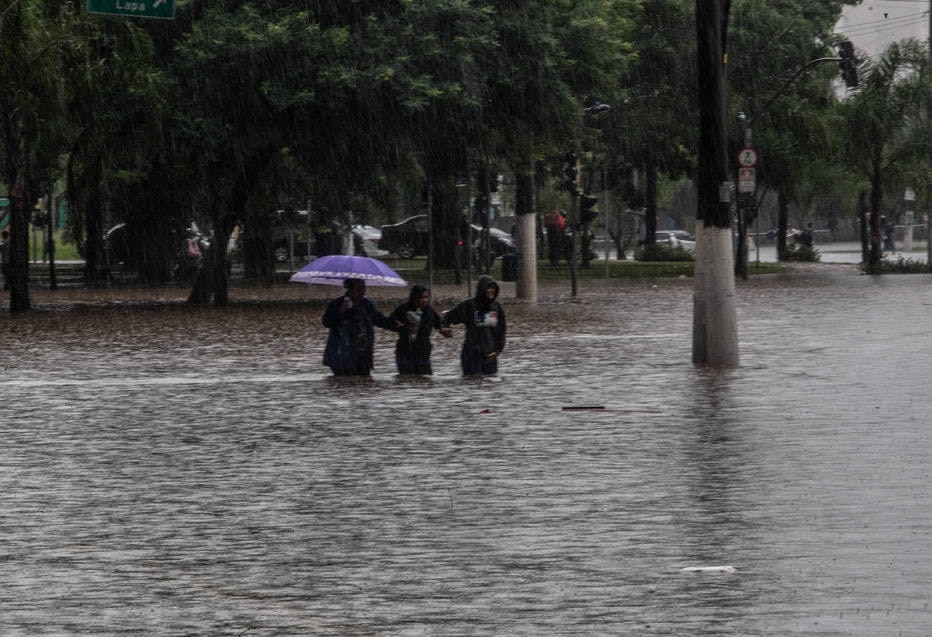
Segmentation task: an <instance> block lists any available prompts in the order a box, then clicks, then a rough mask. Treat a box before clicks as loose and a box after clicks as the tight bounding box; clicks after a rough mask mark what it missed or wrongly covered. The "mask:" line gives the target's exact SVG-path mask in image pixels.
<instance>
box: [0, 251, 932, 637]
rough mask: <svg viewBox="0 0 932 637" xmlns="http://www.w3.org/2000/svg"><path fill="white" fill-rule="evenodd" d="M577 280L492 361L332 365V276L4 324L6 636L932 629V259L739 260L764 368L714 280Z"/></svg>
mask: <svg viewBox="0 0 932 637" xmlns="http://www.w3.org/2000/svg"><path fill="white" fill-rule="evenodd" d="M568 287H569V286H568V284H566V285H564V284H563V283H559V284H558V283H554V284H549V283H548V284H546V285H542V286H541V300H540V302H539V303H538V304H537V305H528V304H522V303H518V302H516V301H514V299H513V284H507V283H506V284H504V285H503V289H504V291H503V295H504V297H505V302H506V309H507V310H508V318H509V342H508V347H507V349H506V351H505V353H504V355H503V357H502V361H501V365H500V370H501V374H500V376H499V377H498V378H496V379H486V380H480V379H463V378H462V377H461V376H460V375H459V369H458V347H459V345H460V342H461V341H460V339H461V338H462V334H461V332H457V334H456V337H455V338H454V339H451V340H438V341H437V343H436V346H435V361H434V366H435V370H436V373H435V375H434V376H433V377H432V378H399V377H397V376H396V375H395V373H394V364H393V360H392V345H391V336H390V335H389V334H387V333H384V332H383V333H380V334H379V335H378V337H377V340H378V343H377V347H378V349H377V357H376V364H377V367H376V373H375V374H374V375H373V377H372V378H371V379H366V380H353V379H343V378H340V379H336V378H332V377H331V376H330V375H329V374H328V373H327V370H326V369H325V368H323V367H322V366H321V365H320V357H321V352H322V348H323V341H324V338H325V332H324V330H323V328H322V327H321V326H320V306H319V303H317V304H315V303H314V302H313V301H314V300H315V299H319V298H320V297H322V296H329V295H330V294H332V293H333V292H334V290H333V289H326V288H304V287H302V286H293V287H285V288H281V289H277V292H276V289H268V290H266V291H265V294H267V295H268V297H269V298H272V297H275V296H276V295H277V294H282V295H286V296H287V298H286V300H285V301H284V302H276V303H251V302H245V301H244V302H237V303H235V304H234V305H233V306H232V307H230V308H227V309H210V310H202V309H195V308H188V307H186V306H184V305H183V304H182V303H180V302H179V303H175V300H177V299H176V296H180V297H181V298H183V294H178V293H170V292H158V293H156V292H152V291H150V292H147V294H148V295H149V296H147V297H145V299H148V300H153V299H152V298H150V297H151V296H152V295H157V294H162V295H163V296H162V297H161V300H160V301H158V302H156V303H155V304H152V305H144V306H139V305H133V304H132V303H128V302H127V301H125V300H124V301H123V302H122V304H118V303H117V301H119V298H118V297H117V293H116V292H113V293H112V294H113V295H114V296H113V297H111V298H110V302H111V307H107V308H100V307H98V306H96V305H94V303H96V302H97V300H100V299H97V300H85V301H83V302H82V301H74V302H71V303H67V304H59V305H54V304H50V305H48V306H45V307H46V308H47V309H42V310H40V311H38V312H35V313H33V314H30V315H27V316H15V317H11V316H8V315H0V335H2V338H3V344H4V352H3V359H2V360H3V363H2V366H0V395H2V396H3V398H4V404H5V406H6V409H5V414H4V417H3V418H2V419H0V437H2V440H3V445H2V446H0V511H2V512H3V513H2V516H0V536H2V537H3V542H2V543H0V572H2V574H3V581H4V584H5V585H4V587H3V588H2V589H0V635H4V636H6V635H95V636H101V635H125V634H128V633H137V634H146V635H150V634H151V635H188V634H190V635H195V634H196V635H333V636H344V635H353V636H356V635H488V636H499V635H529V636H530V635H560V636H563V635H587V636H588V635H639V636H640V635H689V636H699V635H710V636H711V635H716V636H721V635H725V636H734V637H738V636H748V635H768V636H774V637H776V636H780V637H783V636H788V635H805V636H829V635H831V636H834V635H858V636H864V637H876V636H886V635H890V636H893V635H905V636H916V637H918V636H921V635H922V636H924V635H927V634H928V633H929V628H928V627H929V625H932V609H930V602H929V600H930V597H932V596H930V592H932V491H930V488H929V486H930V471H932V469H930V468H932V443H930V442H929V436H928V426H929V425H928V416H929V413H930V412H932V398H930V391H932V390H930V386H929V382H928V380H927V374H928V370H929V369H930V365H932V337H930V329H929V327H928V325H929V308H930V307H932V278H930V276H929V275H924V274H922V275H917V274H914V275H886V276H876V277H872V276H865V275H861V274H860V273H859V272H858V270H857V267H856V266H851V265H844V264H837V265H826V264H822V265H812V266H802V265H801V266H798V267H794V269H793V271H792V272H790V273H787V274H780V275H767V276H761V277H752V278H751V279H750V280H749V281H739V282H738V284H737V291H736V292H737V302H738V318H739V323H738V324H739V342H740V354H741V364H740V366H739V368H737V369H734V370H710V369H704V368H697V367H695V366H693V365H692V364H691V362H690V357H691V326H692V281H691V280H689V279H673V280H625V281H611V282H605V281H589V280H585V281H583V282H582V284H581V285H580V294H579V298H578V299H577V301H576V302H571V301H570V299H569V289H568ZM123 292H125V291H123ZM435 292H436V294H435V296H436V297H437V299H436V303H437V306H438V307H440V308H441V309H444V308H446V307H449V304H450V303H452V301H453V300H455V298H457V297H458V296H459V295H460V290H459V289H451V288H443V289H440V288H438V289H437V290H435ZM403 293H404V290H397V289H396V290H389V289H381V290H372V294H371V296H372V297H373V298H374V299H375V300H376V302H377V303H378V304H379V305H380V307H381V308H382V309H383V310H386V311H387V310H389V309H390V308H391V307H392V305H393V304H394V303H395V302H396V301H398V300H399V295H400V294H403ZM254 294H256V295H259V292H258V291H254ZM173 295H175V296H173ZM143 297H144V295H143V293H142V292H139V298H136V299H134V300H133V303H138V302H141V301H142V300H145V299H144V298H143ZM234 298H236V297H235V296H234ZM246 300H261V299H259V298H250V299H246ZM37 302H38V303H39V304H40V305H41V304H42V299H39V298H38V297H37ZM53 307H54V308H57V309H52V308H53ZM567 407H576V408H577V409H566V408H567ZM580 407H586V408H587V409H579V408H580ZM592 407H601V409H591V408H592ZM726 566H727V567H731V568H712V569H700V570H695V569H693V570H688V571H683V569H684V568H687V569H689V568H693V567H726Z"/></svg>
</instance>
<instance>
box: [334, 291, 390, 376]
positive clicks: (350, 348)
mask: <svg viewBox="0 0 932 637" xmlns="http://www.w3.org/2000/svg"><path fill="white" fill-rule="evenodd" d="M342 304H343V297H342V296H340V297H339V298H336V299H334V300H332V301H330V303H328V304H327V309H326V310H324V316H323V318H322V319H321V321H322V322H323V324H324V326H325V327H328V328H330V334H329V335H328V336H327V346H326V347H325V348H324V365H326V366H327V367H329V368H330V369H331V370H333V373H334V374H347V375H365V374H368V373H369V372H370V371H371V370H372V352H373V343H374V341H375V330H374V329H373V325H377V326H379V327H382V328H385V329H392V328H393V325H392V322H391V320H389V318H388V317H387V316H385V315H384V314H382V313H381V312H380V311H379V310H378V309H376V307H375V305H373V303H372V301H370V300H369V299H366V298H364V299H363V300H362V301H361V302H360V303H359V304H356V305H354V306H353V307H352V308H350V309H348V310H347V311H346V312H343V314H342V315H341V314H340V306H341V305H342Z"/></svg>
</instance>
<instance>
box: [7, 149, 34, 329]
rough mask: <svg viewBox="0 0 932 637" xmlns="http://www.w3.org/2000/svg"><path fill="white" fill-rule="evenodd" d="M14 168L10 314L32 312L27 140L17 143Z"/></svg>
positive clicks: (11, 196) (11, 214) (11, 221)
mask: <svg viewBox="0 0 932 637" xmlns="http://www.w3.org/2000/svg"><path fill="white" fill-rule="evenodd" d="M14 148H15V149H16V150H15V151H14V157H13V161H12V163H13V165H14V166H15V167H16V173H15V175H14V178H13V188H12V190H11V192H10V279H9V283H10V313H11V314H17V313H19V312H26V311H28V310H30V309H31V304H30V301H29V212H30V208H31V206H29V205H28V201H31V199H32V198H31V197H30V196H29V193H28V190H27V188H26V161H27V159H26V153H25V140H23V139H22V138H20V139H18V140H17V143H16V145H15V147H14Z"/></svg>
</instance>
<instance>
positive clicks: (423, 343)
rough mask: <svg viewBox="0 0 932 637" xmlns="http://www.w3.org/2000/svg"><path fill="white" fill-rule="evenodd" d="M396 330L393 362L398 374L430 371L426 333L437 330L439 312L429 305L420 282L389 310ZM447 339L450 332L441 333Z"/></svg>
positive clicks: (429, 333)
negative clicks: (405, 300)
mask: <svg viewBox="0 0 932 637" xmlns="http://www.w3.org/2000/svg"><path fill="white" fill-rule="evenodd" d="M390 318H391V319H392V321H394V323H395V326H396V327H397V329H398V342H397V343H396V344H395V363H396V364H397V365H398V373H399V374H433V373H434V372H433V369H432V367H431V364H430V352H431V349H432V345H431V342H430V335H431V332H432V331H433V330H439V329H440V315H439V314H437V311H436V310H435V309H434V308H433V307H431V305H430V290H428V289H427V288H426V287H424V286H423V285H415V286H414V287H412V288H411V293H410V295H409V296H408V300H407V302H405V303H402V304H401V305H399V306H398V307H396V308H395V310H394V311H393V312H392V313H391V316H390ZM441 333H442V334H443V335H444V336H446V337H447V338H449V337H450V336H452V335H453V334H452V332H451V331H450V330H449V329H447V330H446V331H445V332H441Z"/></svg>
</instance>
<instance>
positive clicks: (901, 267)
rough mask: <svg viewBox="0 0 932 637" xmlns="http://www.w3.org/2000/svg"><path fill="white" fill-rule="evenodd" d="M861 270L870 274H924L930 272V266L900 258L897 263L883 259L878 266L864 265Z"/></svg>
mask: <svg viewBox="0 0 932 637" xmlns="http://www.w3.org/2000/svg"><path fill="white" fill-rule="evenodd" d="M861 270H863V271H864V272H867V273H869V274H924V273H927V272H929V264H928V263H926V262H925V261H919V260H916V259H908V258H903V257H898V258H897V259H896V260H895V261H894V260H890V259H881V260H880V261H879V262H878V263H877V265H876V266H873V267H872V266H871V265H870V264H869V263H862V264H861Z"/></svg>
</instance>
